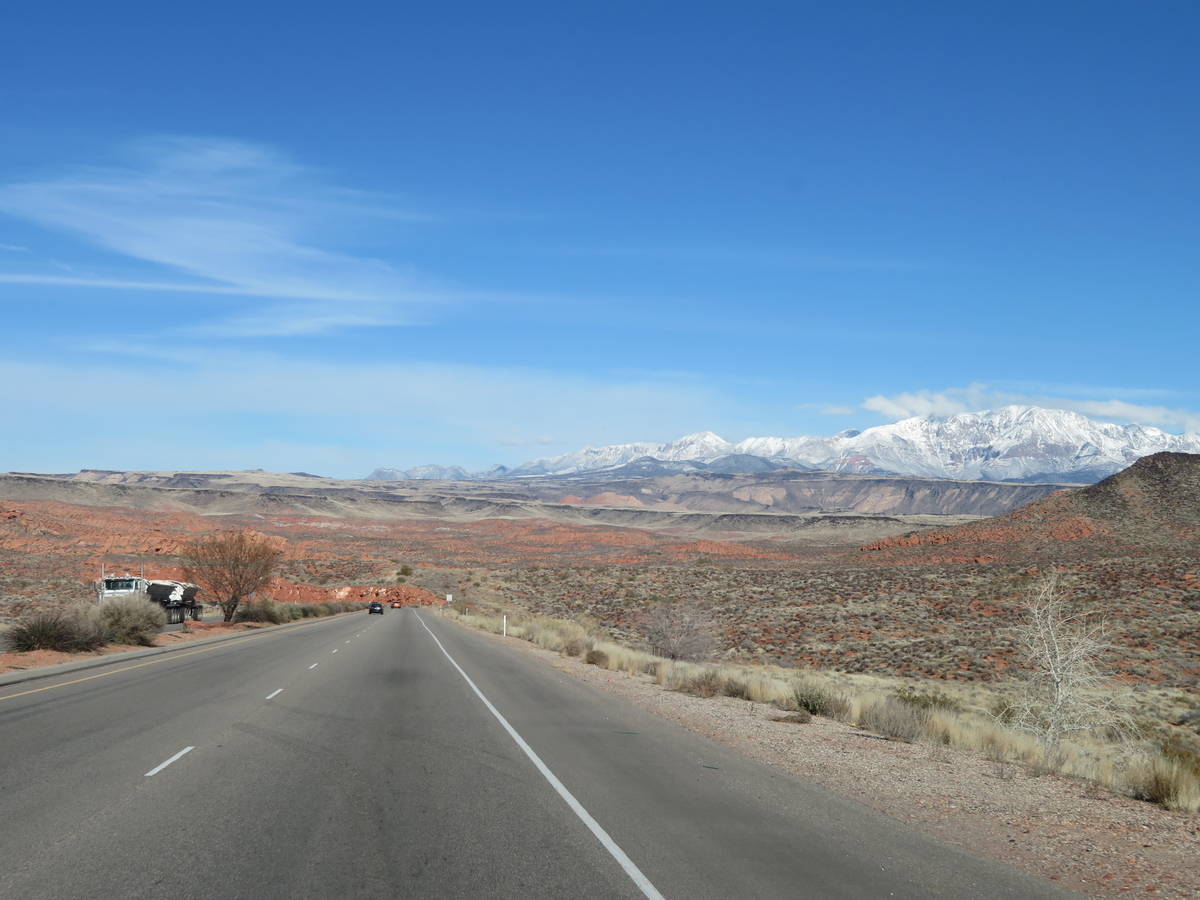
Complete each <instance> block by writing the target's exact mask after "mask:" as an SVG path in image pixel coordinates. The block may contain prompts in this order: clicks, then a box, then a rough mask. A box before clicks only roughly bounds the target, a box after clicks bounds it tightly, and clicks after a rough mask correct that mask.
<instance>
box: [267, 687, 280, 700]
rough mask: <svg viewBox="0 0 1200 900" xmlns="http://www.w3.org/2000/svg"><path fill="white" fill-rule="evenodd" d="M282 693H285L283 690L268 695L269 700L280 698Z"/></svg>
mask: <svg viewBox="0 0 1200 900" xmlns="http://www.w3.org/2000/svg"><path fill="white" fill-rule="evenodd" d="M282 693H283V688H280V689H279V690H277V691H276V692H275V693H274V694H267V699H268V700H270V699H271V698H272V697H278V696H279V695H280V694H282Z"/></svg>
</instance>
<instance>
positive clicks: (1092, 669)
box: [1009, 575, 1136, 746]
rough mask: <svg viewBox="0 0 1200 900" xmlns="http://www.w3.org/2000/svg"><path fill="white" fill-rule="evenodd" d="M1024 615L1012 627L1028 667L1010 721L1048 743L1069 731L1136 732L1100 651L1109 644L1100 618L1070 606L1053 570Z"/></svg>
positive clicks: (1070, 732)
mask: <svg viewBox="0 0 1200 900" xmlns="http://www.w3.org/2000/svg"><path fill="white" fill-rule="evenodd" d="M1026 611H1027V616H1026V620H1025V621H1024V622H1023V623H1022V624H1021V625H1019V626H1017V628H1016V629H1015V636H1016V639H1017V643H1018V644H1020V646H1021V648H1022V650H1023V651H1024V657H1025V662H1026V664H1027V666H1028V667H1029V670H1030V671H1029V673H1028V677H1027V679H1026V682H1025V691H1024V693H1023V695H1022V697H1021V698H1020V699H1019V700H1018V701H1017V702H1016V703H1015V704H1013V706H1012V707H1011V709H1010V710H1009V712H1010V713H1011V716H1012V718H1011V722H1012V724H1013V725H1015V726H1016V727H1018V728H1022V729H1024V730H1026V731H1030V732H1033V733H1034V734H1036V735H1037V736H1038V738H1039V739H1040V740H1041V741H1042V743H1044V744H1046V745H1048V746H1052V745H1055V744H1057V743H1058V742H1059V741H1060V740H1062V739H1063V738H1065V737H1067V736H1068V735H1071V734H1077V733H1081V732H1099V731H1105V732H1108V733H1109V734H1110V736H1120V737H1132V736H1134V734H1135V733H1136V727H1135V725H1134V722H1133V717H1132V715H1131V714H1130V713H1129V711H1128V709H1127V707H1126V706H1125V697H1124V695H1123V693H1122V692H1121V691H1119V690H1114V685H1113V683H1112V680H1111V679H1110V678H1109V677H1107V676H1106V674H1105V673H1104V671H1103V669H1102V667H1101V665H1100V655H1101V654H1102V653H1103V652H1104V651H1105V650H1107V649H1108V648H1109V647H1111V646H1112V645H1111V642H1110V640H1109V636H1110V633H1109V631H1108V628H1107V627H1106V626H1105V624H1104V623H1103V622H1102V621H1097V620H1095V619H1092V618H1090V617H1089V616H1087V615H1086V614H1085V613H1083V612H1078V611H1074V610H1073V609H1072V605H1071V602H1070V597H1069V593H1068V592H1067V591H1066V590H1065V589H1064V587H1063V585H1062V583H1061V581H1060V580H1059V578H1058V577H1057V576H1056V575H1050V576H1048V577H1047V578H1045V579H1043V580H1042V581H1041V582H1040V584H1039V585H1038V586H1037V588H1036V589H1035V590H1034V591H1033V592H1031V594H1030V596H1029V599H1028V600H1027V602H1026Z"/></svg>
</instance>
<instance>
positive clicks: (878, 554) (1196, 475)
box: [862, 453, 1200, 563]
mask: <svg viewBox="0 0 1200 900" xmlns="http://www.w3.org/2000/svg"><path fill="white" fill-rule="evenodd" d="M1197 550H1200V455H1196V454H1190V453H1156V454H1154V455H1153V456H1147V457H1144V458H1142V459H1140V460H1138V461H1137V462H1135V463H1134V464H1133V465H1131V466H1130V467H1129V468H1128V469H1125V470H1124V471H1122V472H1118V473H1117V474H1116V475H1111V476H1109V477H1108V478H1106V479H1104V480H1103V481H1101V482H1099V483H1098V484H1094V485H1091V486H1089V487H1086V488H1082V489H1080V490H1077V491H1071V492H1063V493H1059V494H1054V495H1051V496H1049V497H1046V498H1045V499H1042V500H1035V501H1034V502H1033V503H1030V504H1028V505H1027V506H1023V507H1021V508H1020V509H1017V510H1014V511H1012V512H1010V513H1006V514H1005V515H1002V516H997V517H996V518H994V519H988V520H986V521H980V522H971V523H969V524H966V525H960V526H957V527H954V528H944V529H938V530H936V531H927V532H922V533H918V534H907V535H902V536H899V537H891V538H884V539H882V540H879V541H875V542H873V543H870V544H867V545H866V546H864V547H863V548H862V551H863V553H866V554H870V556H871V558H872V559H873V560H874V561H878V562H914V563H915V562H933V563H959V562H992V561H1032V560H1061V559H1072V558H1078V557H1079V556H1081V555H1085V554H1086V555H1088V556H1093V557H1095V556H1100V557H1106V556H1108V557H1111V556H1123V555H1128V554H1134V555H1141V554H1143V553H1145V552H1147V551H1166V552H1169V553H1184V554H1188V553H1192V552H1195V551H1197Z"/></svg>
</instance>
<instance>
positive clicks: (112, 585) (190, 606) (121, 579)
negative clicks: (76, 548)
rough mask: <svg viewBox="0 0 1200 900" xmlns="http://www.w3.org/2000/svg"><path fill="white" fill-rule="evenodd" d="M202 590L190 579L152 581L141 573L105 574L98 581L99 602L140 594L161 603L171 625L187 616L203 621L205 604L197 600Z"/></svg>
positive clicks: (97, 599)
mask: <svg viewBox="0 0 1200 900" xmlns="http://www.w3.org/2000/svg"><path fill="white" fill-rule="evenodd" d="M199 592H200V588H198V587H197V586H196V585H194V584H189V583H188V582H186V581H165V580H149V579H146V578H143V577H142V576H140V575H103V576H101V578H100V580H99V581H97V582H96V602H97V603H104V602H105V601H106V600H115V599H117V598H119V597H140V598H141V599H143V600H150V601H151V602H154V603H157V604H159V605H160V606H161V607H162V608H163V610H165V611H166V613H167V624H168V625H178V624H180V623H181V622H183V620H184V619H191V620H192V621H193V622H199V621H200V616H201V614H202V613H203V610H204V605H203V604H202V603H201V602H200V601H199V600H197V599H196V595H197V594H198V593H199Z"/></svg>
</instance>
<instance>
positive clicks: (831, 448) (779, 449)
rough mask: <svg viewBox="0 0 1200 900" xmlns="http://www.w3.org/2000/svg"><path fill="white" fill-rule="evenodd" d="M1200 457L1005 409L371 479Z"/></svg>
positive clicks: (1076, 468)
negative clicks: (829, 432)
mask: <svg viewBox="0 0 1200 900" xmlns="http://www.w3.org/2000/svg"><path fill="white" fill-rule="evenodd" d="M1164 451H1171V452H1177V453H1200V435H1188V434H1185V435H1173V434H1168V433H1166V432H1164V431H1161V430H1159V429H1158V428H1151V427H1145V426H1142V425H1112V424H1109V423H1106V422H1095V421H1092V420H1091V419H1088V418H1087V417H1085V416H1082V415H1079V414H1078V413H1073V412H1066V411H1064V410H1055V409H1041V408H1039V407H1034V406H1006V407H1004V408H1003V409H997V410H989V411H986V412H979V413H957V414H955V415H951V416H917V417H915V418H911V419H905V420H903V421H901V422H895V423H893V424H891V425H880V426H878V427H875V428H868V429H867V430H866V431H843V432H841V433H840V434H835V435H833V436H832V437H797V438H773V437H767V438H747V439H746V440H744V441H740V442H739V443H737V444H732V443H730V442H729V441H726V440H723V439H722V438H720V437H718V436H717V435H715V434H713V433H712V432H707V431H706V432H702V433H699V434H691V435H688V436H686V437H683V438H680V439H679V440H677V441H672V442H670V443H667V444H650V443H634V444H615V445H612V446H609V447H599V448H596V447H584V448H583V449H582V450H576V451H574V452H573V453H566V454H564V455H562V456H555V457H551V458H546V459H535V460H531V461H530V462H527V463H522V464H521V465H519V466H517V467H516V468H514V469H509V468H506V467H505V466H492V467H491V468H490V469H487V470H485V471H483V472H467V471H465V470H464V469H462V468H461V467H459V466H436V465H429V466H419V467H417V468H415V469H410V470H408V471H400V470H397V469H376V470H375V471H374V472H372V473H371V474H370V475H368V476H367V478H368V479H370V480H383V481H392V480H418V481H424V480H441V481H466V480H482V479H500V478H520V477H531V476H539V475H543V476H544V475H552V476H560V477H561V476H572V475H584V474H586V475H589V476H595V475H601V474H611V475H614V476H619V477H636V476H641V477H652V476H658V475H675V474H680V473H688V472H710V473H749V472H769V471H773V470H775V469H810V470H818V471H826V472H846V473H852V474H863V475H904V476H909V477H919V478H954V479H960V480H966V481H1018V482H1074V483H1091V482H1096V481H1099V480H1100V479H1102V478H1106V477H1108V476H1109V475H1112V474H1113V473H1115V472H1119V471H1121V470H1122V469H1124V468H1126V467H1127V466H1129V465H1131V464H1132V463H1134V462H1135V461H1137V460H1138V459H1141V458H1142V457H1144V456H1149V455H1150V454H1153V453H1161V452H1164Z"/></svg>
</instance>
